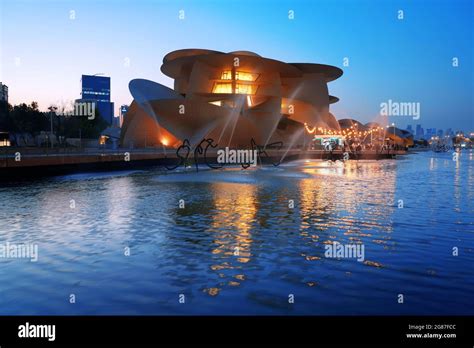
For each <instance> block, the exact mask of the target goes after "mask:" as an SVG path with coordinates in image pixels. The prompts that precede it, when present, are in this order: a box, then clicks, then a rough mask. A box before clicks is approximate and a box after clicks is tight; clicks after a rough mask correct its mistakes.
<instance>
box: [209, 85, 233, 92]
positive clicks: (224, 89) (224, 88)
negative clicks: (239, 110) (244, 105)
mask: <svg viewBox="0 0 474 348" xmlns="http://www.w3.org/2000/svg"><path fill="white" fill-rule="evenodd" d="M212 92H213V93H232V83H216V84H215V85H214V89H213V91H212Z"/></svg>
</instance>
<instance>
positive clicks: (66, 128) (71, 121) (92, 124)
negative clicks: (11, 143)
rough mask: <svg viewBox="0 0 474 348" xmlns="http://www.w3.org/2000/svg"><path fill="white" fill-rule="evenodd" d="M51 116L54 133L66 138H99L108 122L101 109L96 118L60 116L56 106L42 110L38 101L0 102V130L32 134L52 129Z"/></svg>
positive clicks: (96, 112) (97, 111)
mask: <svg viewBox="0 0 474 348" xmlns="http://www.w3.org/2000/svg"><path fill="white" fill-rule="evenodd" d="M51 117H52V123H53V134H55V135H56V136H63V137H65V138H79V137H82V138H89V139H91V138H98V137H99V136H100V133H101V131H102V130H104V129H105V128H106V127H107V123H106V122H105V121H104V120H103V119H102V118H101V117H100V114H99V110H97V109H96V111H95V119H93V120H89V119H87V117H76V116H69V117H65V116H58V115H57V114H56V113H55V112H54V108H50V111H47V112H42V111H40V110H39V109H38V103H37V102H31V104H25V103H22V104H19V105H15V106H12V105H10V104H8V103H5V102H0V131H2V132H10V133H29V134H31V135H32V136H35V135H38V134H39V133H40V132H50V131H51Z"/></svg>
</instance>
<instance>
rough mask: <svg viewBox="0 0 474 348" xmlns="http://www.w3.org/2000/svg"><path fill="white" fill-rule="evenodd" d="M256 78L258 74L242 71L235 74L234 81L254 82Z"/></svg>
mask: <svg viewBox="0 0 474 348" xmlns="http://www.w3.org/2000/svg"><path fill="white" fill-rule="evenodd" d="M257 78H258V74H252V73H248V72H243V71H236V72H235V79H236V80H238V81H252V82H253V81H255V80H256V79H257Z"/></svg>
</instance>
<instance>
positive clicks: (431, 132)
mask: <svg viewBox="0 0 474 348" xmlns="http://www.w3.org/2000/svg"><path fill="white" fill-rule="evenodd" d="M435 136H436V128H427V129H426V138H427V139H431V138H432V137H435Z"/></svg>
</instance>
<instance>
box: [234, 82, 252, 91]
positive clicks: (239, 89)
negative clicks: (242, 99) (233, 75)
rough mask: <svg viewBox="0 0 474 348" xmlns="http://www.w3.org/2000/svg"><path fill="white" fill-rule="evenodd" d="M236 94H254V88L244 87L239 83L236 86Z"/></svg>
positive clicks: (250, 86)
mask: <svg viewBox="0 0 474 348" xmlns="http://www.w3.org/2000/svg"><path fill="white" fill-rule="evenodd" d="M235 93H237V94H254V93H255V91H254V86H253V85H244V84H241V83H238V84H237V85H236V86H235Z"/></svg>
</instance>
